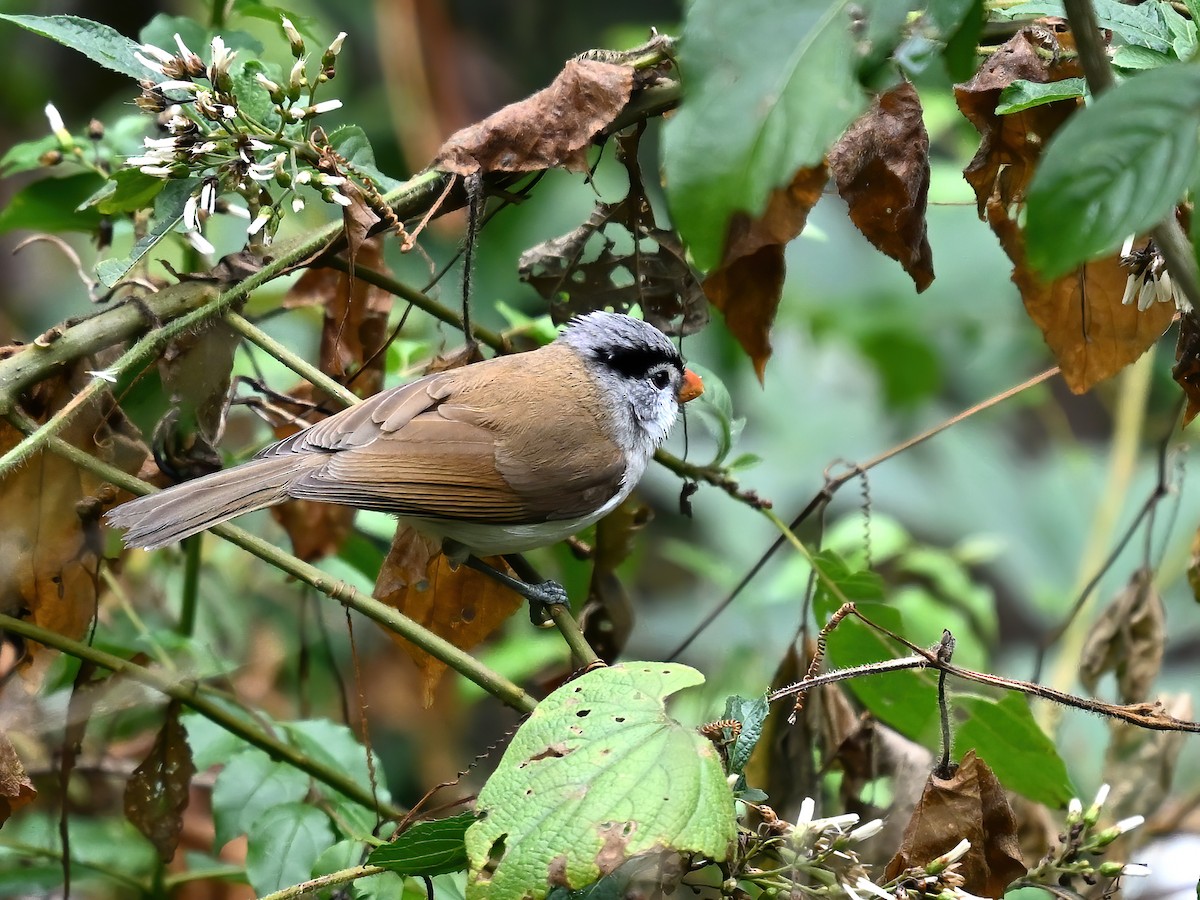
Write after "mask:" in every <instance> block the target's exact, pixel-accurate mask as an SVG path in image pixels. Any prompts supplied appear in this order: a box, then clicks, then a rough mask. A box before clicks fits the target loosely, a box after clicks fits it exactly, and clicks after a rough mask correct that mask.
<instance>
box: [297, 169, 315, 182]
mask: <svg viewBox="0 0 1200 900" xmlns="http://www.w3.org/2000/svg"><path fill="white" fill-rule="evenodd" d="M310 181H312V172H310V171H309V170H308V169H305V170H304V171H303V172H297V173H296V184H308V183H309V182H310Z"/></svg>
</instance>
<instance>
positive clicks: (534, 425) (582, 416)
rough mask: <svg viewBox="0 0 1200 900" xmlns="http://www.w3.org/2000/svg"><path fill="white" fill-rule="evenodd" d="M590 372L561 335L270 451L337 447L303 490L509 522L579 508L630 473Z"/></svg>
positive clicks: (294, 492) (399, 391)
mask: <svg viewBox="0 0 1200 900" xmlns="http://www.w3.org/2000/svg"><path fill="white" fill-rule="evenodd" d="M563 353H566V354H569V356H568V357H565V358H564V357H562V356H561V354H563ZM556 357H557V358H556ZM547 370H550V371H547ZM564 371H566V373H567V375H566V376H565V377H564V375H563V373H564ZM551 373H552V374H553V377H551ZM518 374H519V376H520V377H515V378H514V377H513V376H517V375H518ZM587 379H588V376H587V375H586V373H585V372H583V370H582V367H580V366H579V363H578V360H577V359H576V358H575V357H574V354H573V353H572V351H570V350H569V349H567V348H565V347H562V346H561V345H551V346H549V347H544V348H542V349H541V350H537V351H534V352H532V353H525V354H521V355H519V356H514V357H502V358H498V359H494V360H490V361H488V362H484V363H477V364H475V365H473V366H468V367H466V368H463V369H456V370H453V371H450V372H443V373H440V374H438V375H432V376H429V377H427V378H422V379H419V380H417V381H415V382H413V383H412V384H409V385H405V386H404V387H400V388H395V389H393V390H391V391H385V392H383V393H380V394H377V395H375V396H374V397H371V398H369V399H368V400H366V401H364V402H363V403H361V404H359V405H358V406H356V407H354V408H352V409H348V410H346V411H344V412H341V413H338V414H337V415H335V416H331V417H330V418H328V419H326V420H325V421H323V422H320V423H318V424H317V425H315V426H313V427H311V428H309V429H306V430H305V431H302V432H300V433H299V434H296V435H293V436H292V437H290V438H288V439H287V440H285V441H282V442H280V443H279V444H276V445H274V446H273V447H270V448H268V449H267V450H265V451H264V452H263V454H262V455H263V456H275V455H280V454H287V453H328V454H329V459H328V461H327V462H326V463H325V464H324V465H322V466H320V467H319V468H316V469H313V470H312V471H310V472H308V473H305V474H304V475H302V476H301V477H299V478H297V479H296V480H295V481H294V482H293V483H292V484H291V485H290V486H289V488H288V493H289V494H290V495H291V496H293V497H298V498H303V499H310V500H323V501H326V502H336V503H345V504H350V505H353V506H358V507H360V508H363V509H376V510H380V511H383V512H390V513H396V514H399V515H410V516H422V517H427V518H455V519H464V520H468V521H471V520H476V521H478V520H483V521H488V522H497V523H508V524H530V523H536V522H544V521H546V520H548V519H571V518H578V517H580V516H583V515H586V514H587V513H589V512H591V511H593V510H595V509H596V508H597V507H599V506H601V505H603V503H604V502H606V501H607V500H608V499H610V498H611V497H612V496H614V495H615V494H616V493H617V491H618V490H619V489H620V486H621V479H622V476H623V475H624V472H625V462H624V456H623V454H622V453H621V452H620V450H619V449H618V448H617V447H616V446H615V444H613V443H612V441H611V440H610V439H609V437H608V434H607V430H606V429H605V427H604V417H603V415H602V410H601V409H600V406H599V403H598V402H596V401H597V398H596V396H595V389H594V387H592V386H591V385H590V383H589V382H588V381H587Z"/></svg>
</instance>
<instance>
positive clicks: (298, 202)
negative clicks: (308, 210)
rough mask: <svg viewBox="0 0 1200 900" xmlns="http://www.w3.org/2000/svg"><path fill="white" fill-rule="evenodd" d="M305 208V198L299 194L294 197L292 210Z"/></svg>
mask: <svg viewBox="0 0 1200 900" xmlns="http://www.w3.org/2000/svg"><path fill="white" fill-rule="evenodd" d="M302 209H304V198H303V197H301V196H300V195H299V194H297V195H296V196H295V197H293V198H292V212H294V213H298V212H300V211H301V210H302Z"/></svg>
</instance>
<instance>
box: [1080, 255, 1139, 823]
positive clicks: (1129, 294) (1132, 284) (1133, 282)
mask: <svg viewBox="0 0 1200 900" xmlns="http://www.w3.org/2000/svg"><path fill="white" fill-rule="evenodd" d="M1137 295H1138V278H1137V276H1136V275H1130V276H1129V277H1128V278H1126V279H1125V293H1124V294H1122V295H1121V305H1122V306H1128V305H1129V304H1130V303H1132V302H1133V300H1134V298H1135V297H1136V296H1137ZM1076 806H1078V807H1079V809H1078V811H1077V812H1076V813H1075V814H1076V815H1080V816H1081V815H1083V804H1082V803H1080V802H1079V798H1078V797H1072V798H1071V807H1070V808H1069V809H1068V814H1070V811H1071V810H1073V809H1075V807H1076Z"/></svg>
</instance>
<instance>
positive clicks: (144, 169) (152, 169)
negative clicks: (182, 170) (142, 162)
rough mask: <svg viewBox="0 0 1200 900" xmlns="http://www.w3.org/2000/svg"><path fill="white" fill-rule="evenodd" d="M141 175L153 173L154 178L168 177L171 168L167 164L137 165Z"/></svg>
mask: <svg viewBox="0 0 1200 900" xmlns="http://www.w3.org/2000/svg"><path fill="white" fill-rule="evenodd" d="M138 168H139V171H141V173H142V174H143V175H153V176H154V177H155V178H169V177H170V176H171V169H170V168H168V167H167V166H139V167H138Z"/></svg>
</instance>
